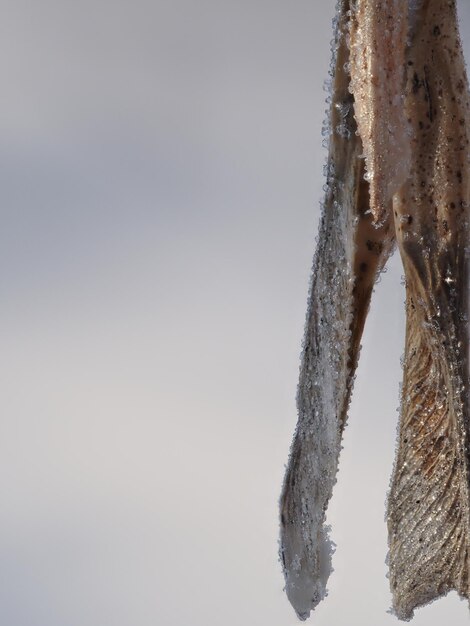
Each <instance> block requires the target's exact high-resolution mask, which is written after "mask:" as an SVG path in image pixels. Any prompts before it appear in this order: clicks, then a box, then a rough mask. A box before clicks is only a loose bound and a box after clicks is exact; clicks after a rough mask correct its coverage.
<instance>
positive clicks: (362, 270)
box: [359, 263, 367, 272]
mask: <svg viewBox="0 0 470 626" xmlns="http://www.w3.org/2000/svg"><path fill="white" fill-rule="evenodd" d="M359 269H360V270H361V272H365V271H366V270H367V263H361V264H360V266H359Z"/></svg>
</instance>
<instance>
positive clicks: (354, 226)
mask: <svg viewBox="0 0 470 626" xmlns="http://www.w3.org/2000/svg"><path fill="white" fill-rule="evenodd" d="M338 7H339V13H338V20H337V30H336V46H335V50H336V54H335V59H334V64H333V66H332V76H333V89H332V106H331V116H330V123H331V135H330V146H329V158H328V167H327V193H326V199H325V205H324V210H323V215H322V219H321V223H320V235H319V242H318V247H317V252H316V255H315V260H314V267H313V272H312V284H311V288H310V295H309V306H308V311H307V320H306V327H305V337H304V344H303V351H302V361H301V369H300V379H299V387H298V394H297V407H298V414H299V416H298V424H297V428H296V432H295V436H294V441H293V444H292V448H291V454H290V458H289V463H288V467H287V471H286V477H285V480H284V485H283V490H282V495H281V502H280V504H281V541H280V555H281V559H282V562H283V568H284V574H285V578H286V592H287V595H288V597H289V600H290V601H291V603H292V604H293V606H294V608H295V610H296V612H297V614H298V615H299V617H300V618H301V619H305V618H306V617H308V615H309V613H310V610H311V609H312V608H314V607H315V606H316V605H317V604H318V602H320V600H321V599H322V598H323V597H324V596H325V595H326V584H327V580H328V577H329V574H330V571H331V547H330V542H329V540H328V533H327V529H326V527H325V515H326V508H327V505H328V502H329V499H330V497H331V494H332V489H333V486H334V483H335V480H336V472H337V466H338V458H339V452H340V448H341V437H342V432H343V428H344V425H345V422H346V416H347V409H348V404H349V400H350V396H351V391H352V386H353V381H354V372H355V368H356V365H357V362H358V358H359V349H360V338H361V335H362V330H363V327H364V322H365V318H366V315H367V311H368V308H369V303H370V297H371V293H372V289H373V285H374V282H375V280H376V278H377V275H378V273H379V272H380V271H381V270H382V269H383V266H384V264H385V262H386V260H387V258H388V256H389V255H390V253H391V251H392V248H393V245H394V240H395V238H396V239H397V241H398V245H399V249H400V254H401V257H402V260H403V266H404V270H405V276H406V285H407V287H406V289H407V301H406V312H407V327H406V348H405V360H404V383H403V391H402V409H401V417H400V428H399V446H398V450H397V460H396V464H395V468H394V472H393V477H392V485H391V492H390V495H389V501H388V527H389V544H390V551H389V563H390V583H391V588H392V593H393V606H394V610H395V613H396V614H397V616H398V617H400V618H402V619H409V618H411V617H412V615H413V610H414V608H416V607H417V606H420V605H422V604H424V603H426V602H429V601H431V600H433V599H434V598H436V597H438V596H440V595H443V594H445V593H447V592H448V591H449V590H451V589H455V590H457V591H458V593H459V594H460V595H462V596H464V597H467V598H468V597H469V561H468V560H469V538H470V527H469V523H470V520H469V474H468V466H469V442H468V438H469V432H468V430H469V398H468V390H469V372H468V346H469V333H468V298H469V286H468V280H469V272H468V246H469V234H470V233H469V228H470V227H469V221H470V220H469V218H470V215H469V211H470V177H469V175H468V165H469V160H470V154H469V135H468V133H469V130H468V129H469V106H470V104H469V102H470V101H469V93H468V85H467V78H466V73H465V66H464V60H463V55H462V50H461V45H460V40H459V34H458V27H457V18H456V10H455V2H454V0H389V1H388V2H386V1H385V0H357V1H356V2H354V3H353V4H350V2H349V0H340V2H339V5H338ZM348 39H349V45H348ZM348 67H349V68H350V71H351V75H349V73H348V69H347V68H348ZM364 157H365V159H364ZM366 174H367V175H366ZM365 175H366V176H365ZM365 178H366V179H367V180H365Z"/></svg>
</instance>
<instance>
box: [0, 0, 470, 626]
mask: <svg viewBox="0 0 470 626" xmlns="http://www.w3.org/2000/svg"><path fill="white" fill-rule="evenodd" d="M3 9H4V10H3V11H2V19H1V20H0V76H1V80H2V90H1V92H2V96H1V98H0V207H1V208H0V214H1V229H0V238H1V241H0V293H1V295H2V298H1V306H0V332H1V337H0V346H1V359H0V376H1V383H2V385H1V386H2V394H1V401H0V402H1V405H0V409H1V437H0V469H1V471H0V493H1V499H0V623H1V624H5V625H6V626H102V625H104V624H106V625H111V626H150V625H152V626H156V625H158V626H240V625H241V624H245V625H250V626H251V625H253V626H281V625H282V626H294V624H296V623H297V621H296V619H295V617H294V614H293V611H292V610H291V608H290V606H289V605H288V603H287V600H286V598H285V596H284V594H283V591H282V588H283V580H282V575H281V570H280V565H279V563H278V562H277V535H278V527H277V516H278V513H277V498H278V495H279V490H280V485H281V481H282V477H283V472H284V463H285V462H286V460H287V454H288V449H289V445H290V440H291V436H292V432H293V429H294V425H295V420H296V412H295V404H294V402H295V391H296V384H297V375H298V357H299V353H300V343H301V339H302V334H303V325H304V317H305V309H306V299H307V289H308V280H309V272H310V266H311V259H312V255H313V249H314V238H315V234H316V230H317V222H318V215H319V211H318V206H319V201H320V200H321V197H322V195H323V192H322V185H323V179H322V166H323V162H324V159H325V151H324V150H323V149H321V147H320V146H321V136H320V130H321V123H322V120H323V118H324V117H325V113H324V111H325V103H324V99H325V94H324V92H323V91H322V84H323V80H324V79H325V78H326V75H327V69H328V65H329V58H330V52H329V41H330V39H331V37H332V31H331V18H332V16H333V12H334V2H333V0H328V1H327V0H309V1H307V0H296V1H295V2H292V1H287V0H285V1H280V0H269V1H268V0H251V1H250V2H248V1H243V0H242V1H237V2H235V1H234V0H232V1H231V2H228V1H225V0H199V1H198V2H195V1H193V2H191V1H190V0H171V2H170V1H168V2H162V1H159V0H153V1H152V2H150V0H133V1H132V2H131V1H130V0H127V1H122V0H113V1H112V2H111V0H93V1H91V0H82V1H81V2H71V1H70V0H61V1H60V2H59V1H58V0H44V1H40V2H32V1H30V2H27V1H26V0H15V2H6V3H4V4H3ZM460 12H461V29H462V35H463V39H464V43H465V45H466V54H467V59H470V8H469V5H468V3H467V2H466V0H461V2H460ZM401 273H402V271H401V266H400V261H399V259H398V257H397V256H395V257H394V258H393V259H392V261H391V262H390V263H389V271H388V273H387V274H385V275H384V276H383V277H382V281H381V283H380V284H379V285H378V286H377V289H376V293H375V295H374V300H373V305H372V309H371V313H370V317H369V319H368V323H367V327H366V331H365V336H364V341H363V351H362V357H361V363H360V367H359V372H358V377H357V382H356V388H355V391H354V397H353V401H352V405H351V410H350V425H349V426H348V428H347V430H346V434H345V440H344V452H343V456H342V459H341V468H340V473H339V482H338V484H337V486H336V491H335V496H334V499H333V501H332V504H331V509H330V515H329V519H330V522H331V523H332V525H333V539H334V540H335V542H336V543H337V544H338V549H337V553H336V555H335V558H334V567H335V572H334V574H333V575H332V577H331V580H330V594H329V596H328V598H327V600H326V601H325V602H324V603H323V604H322V605H321V606H320V607H319V608H318V610H317V612H316V615H315V618H314V620H313V621H312V623H315V624H316V625H317V626H331V625H332V624H335V625H341V626H343V625H344V626H346V625H347V626H359V625H360V626H385V625H388V624H393V623H396V620H395V618H393V617H391V616H390V615H388V614H387V613H386V611H387V609H388V608H389V606H390V595H389V592H388V581H387V579H386V567H385V564H384V560H385V556H386V551H387V544H386V528H385V523H384V501H385V497H386V492H387V489H388V483H389V479H390V473H391V469H392V463H393V456H394V447H395V439H396V422H397V412H396V408H397V406H398V385H399V381H400V378H401V369H400V362H399V359H400V355H401V353H402V350H403V343H404V312H403V299H404V291H403V289H404V288H403V286H402V285H401V284H400V276H401ZM468 619H469V613H468V609H467V606H466V604H465V603H463V602H460V601H459V600H458V599H457V597H456V596H455V594H451V595H449V596H448V597H447V598H446V599H444V600H441V601H439V602H437V603H435V604H433V605H432V606H430V607H427V608H425V609H423V610H421V611H419V612H418V614H417V617H416V620H415V624H416V626H424V624H426V625H430V624H431V625H432V624H435V625H437V624H442V623H443V622H444V621H446V622H449V621H451V620H452V623H453V624H454V626H463V625H464V624H467V623H468Z"/></svg>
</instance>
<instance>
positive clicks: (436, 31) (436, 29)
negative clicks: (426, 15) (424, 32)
mask: <svg viewBox="0 0 470 626" xmlns="http://www.w3.org/2000/svg"><path fill="white" fill-rule="evenodd" d="M432 34H433V35H434V37H438V36H439V35H440V34H441V29H440V28H439V26H437V25H436V26H434V28H433V29H432Z"/></svg>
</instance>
